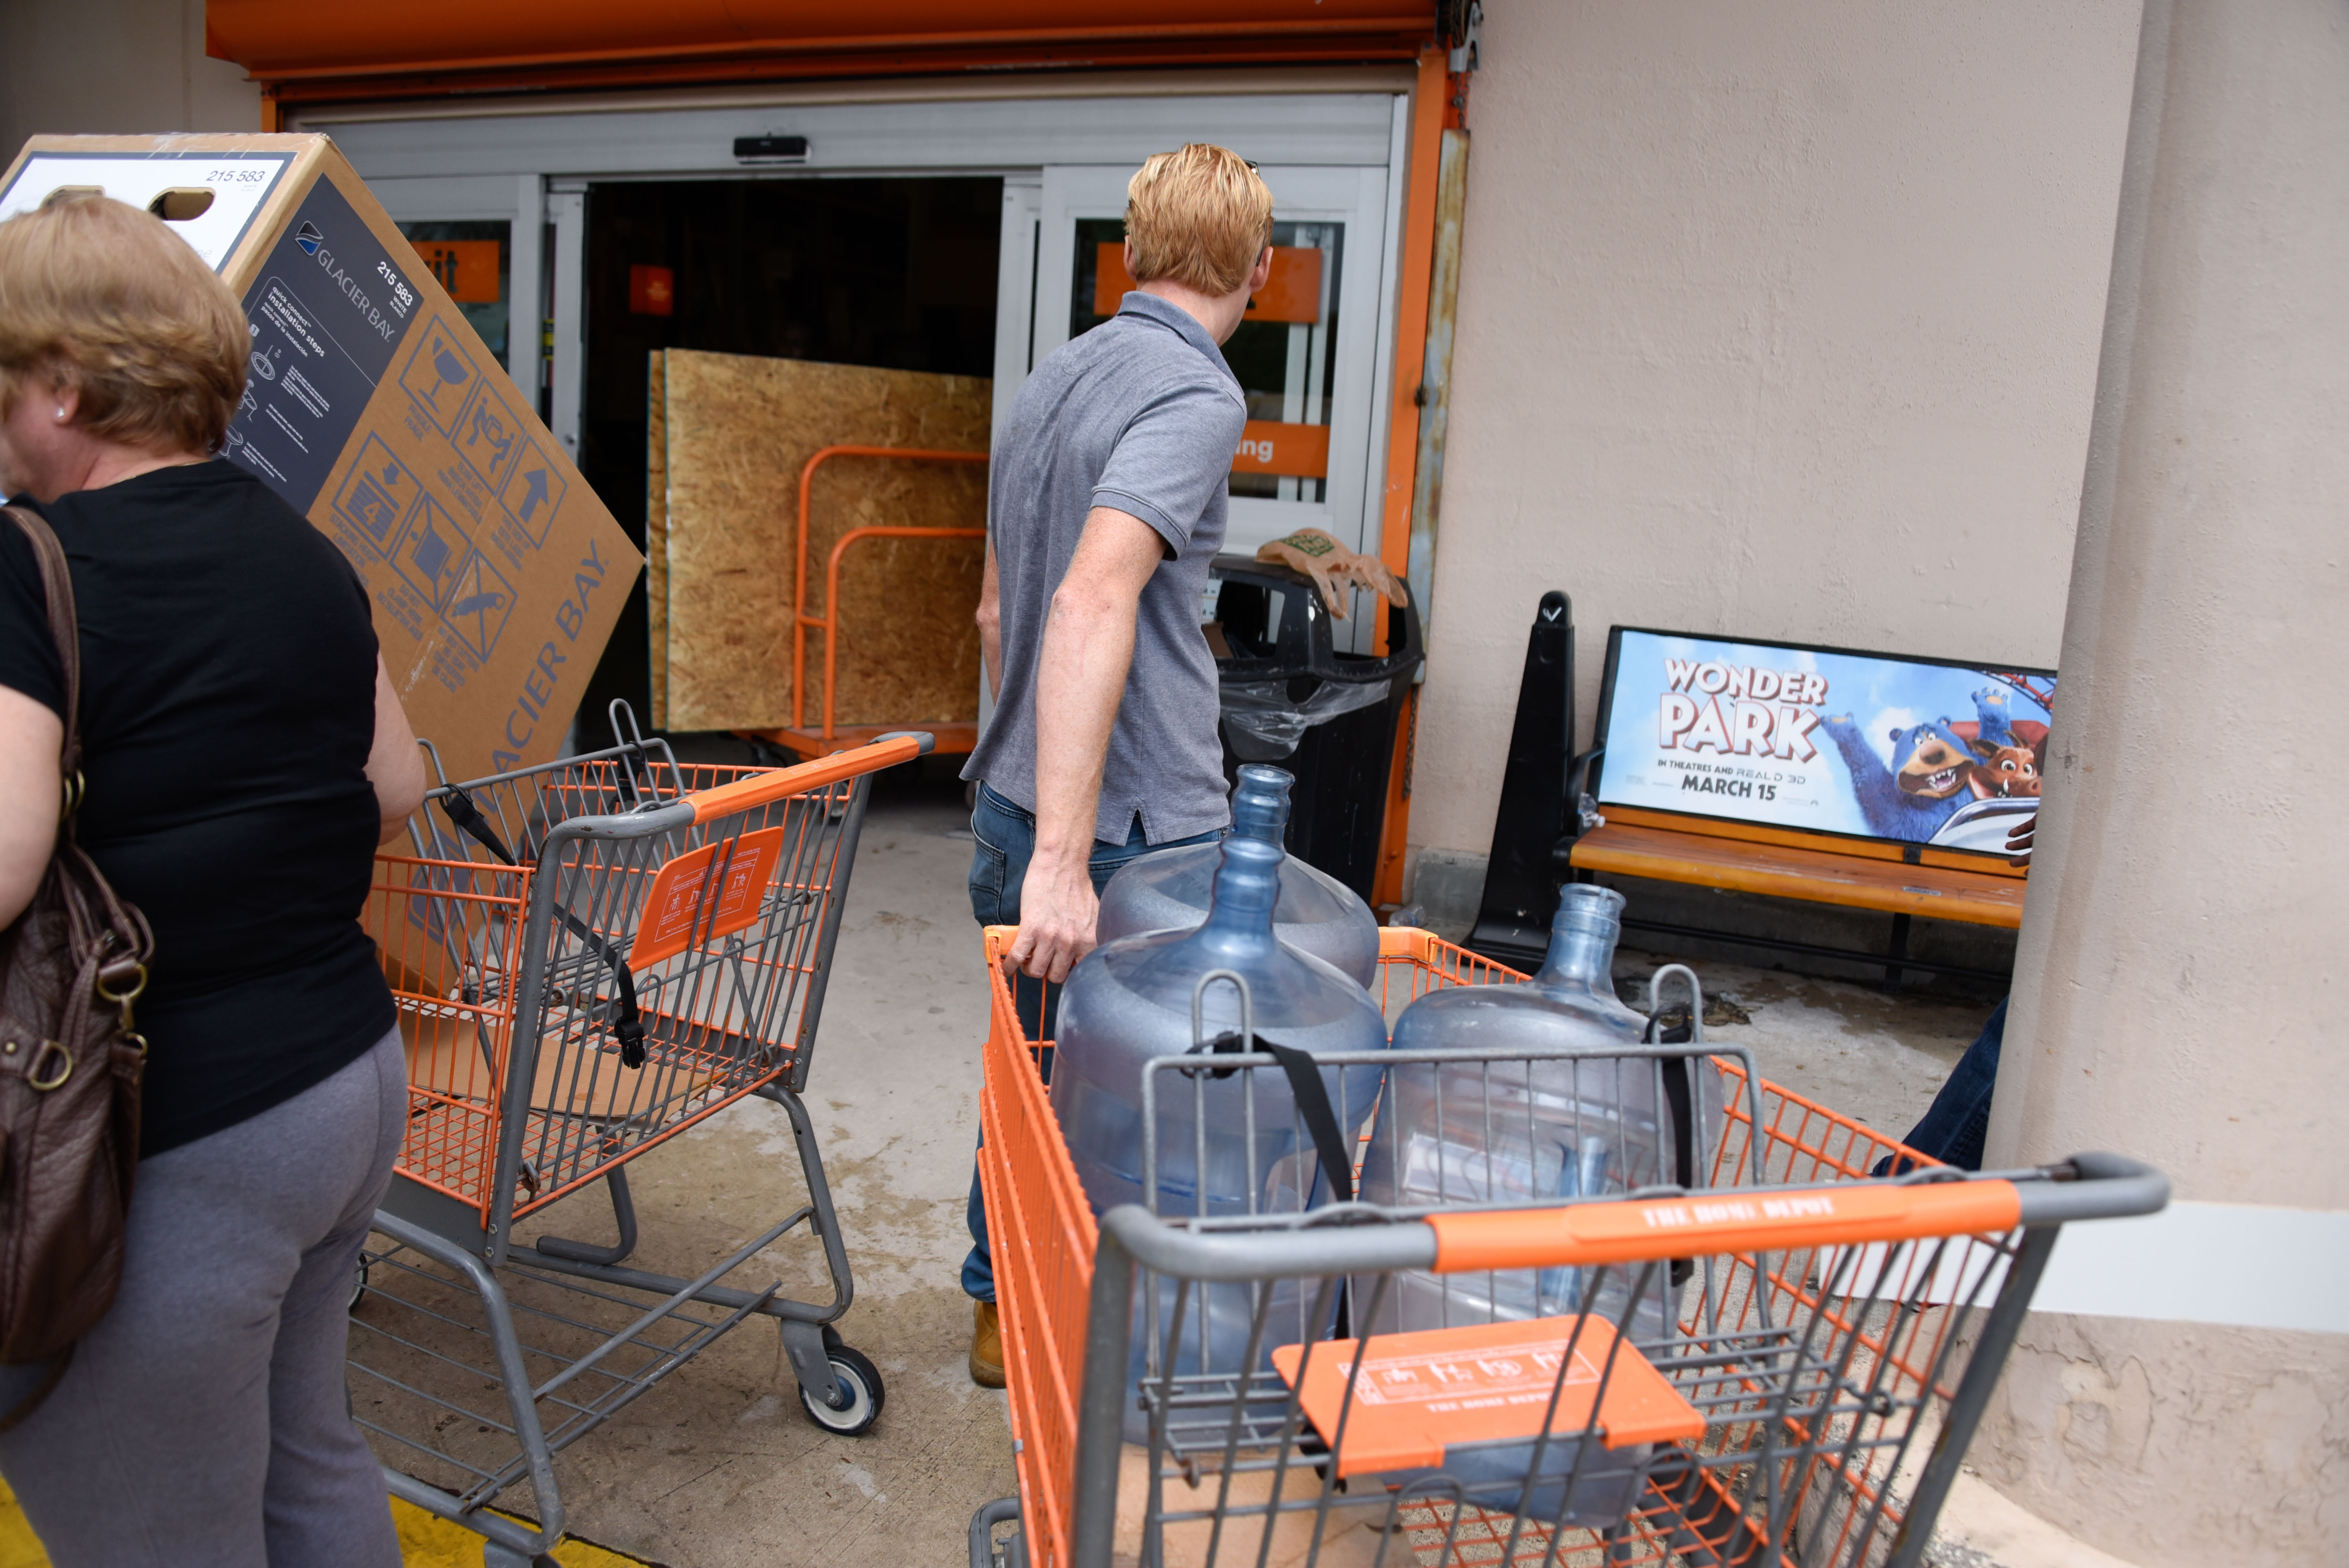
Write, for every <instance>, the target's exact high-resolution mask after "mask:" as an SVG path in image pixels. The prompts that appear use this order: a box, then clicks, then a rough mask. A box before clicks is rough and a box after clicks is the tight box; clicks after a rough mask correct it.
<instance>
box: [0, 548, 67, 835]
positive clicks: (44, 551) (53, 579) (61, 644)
mask: <svg viewBox="0 0 2349 1568" xmlns="http://www.w3.org/2000/svg"><path fill="white" fill-rule="evenodd" d="M0 510H5V511H6V512H7V513H8V518H9V521H12V522H14V523H15V524H16V526H17V527H18V528H19V529H22V530H23V531H24V534H25V539H26V542H27V543H29V544H31V545H32V547H33V559H34V560H36V562H39V563H40V567H41V588H42V591H43V592H44V593H46V594H47V598H48V605H49V636H50V638H51V640H53V641H54V642H55V643H56V644H57V662H58V664H59V665H62V666H63V668H64V670H65V677H66V710H65V714H64V718H65V724H66V737H65V745H64V747H63V748H61V750H60V751H59V753H58V757H57V768H58V770H59V772H60V773H62V774H63V776H64V778H65V781H66V788H67V790H68V791H72V790H74V789H75V784H74V779H75V776H76V775H77V774H78V772H79V771H80V769H81V724H80V717H81V625H80V622H79V620H78V618H77V617H76V616H75V614H74V596H73V574H72V572H71V570H70V569H69V568H67V565H66V551H65V546H64V545H62V544H59V543H58V542H57V533H56V531H54V530H52V529H51V528H50V527H49V525H48V522H47V520H46V519H44V518H43V517H42V516H41V515H40V514H39V513H38V512H36V511H27V510H26V509H25V508H24V507H21V506H12V507H7V508H5V509H0ZM68 802H69V803H68V810H70V796H68Z"/></svg>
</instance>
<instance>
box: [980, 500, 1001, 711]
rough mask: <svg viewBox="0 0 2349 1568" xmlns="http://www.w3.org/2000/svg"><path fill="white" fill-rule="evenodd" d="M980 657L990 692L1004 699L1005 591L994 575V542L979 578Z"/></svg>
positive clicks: (988, 548)
mask: <svg viewBox="0 0 2349 1568" xmlns="http://www.w3.org/2000/svg"><path fill="white" fill-rule="evenodd" d="M978 658H979V665H980V667H981V668H983V669H984V670H985V671H986V672H987V689H988V694H989V695H990V696H993V697H994V698H995V700H996V701H998V702H1001V701H1002V700H1003V591H1002V588H1001V586H1000V584H999V583H998V581H997V579H996V575H995V541H994V540H992V539H989V540H988V542H987V567H986V570H985V571H984V572H982V573H980V574H979V579H978Z"/></svg>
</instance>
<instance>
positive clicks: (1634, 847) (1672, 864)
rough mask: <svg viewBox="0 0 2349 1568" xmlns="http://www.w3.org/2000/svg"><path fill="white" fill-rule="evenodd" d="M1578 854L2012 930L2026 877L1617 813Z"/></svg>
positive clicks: (1599, 864) (1604, 867) (1638, 871)
mask: <svg viewBox="0 0 2349 1568" xmlns="http://www.w3.org/2000/svg"><path fill="white" fill-rule="evenodd" d="M1896 852H1897V851H1896ZM1572 859H1573V864H1574V865H1575V866H1576V867H1577V868H1578V869H1580V870H1584V871H1594V872H1614V873H1616V874H1617V875H1619V876H1634V877H1647V878H1650V879H1651V880H1654V881H1657V882H1692V883H1695V884H1697V885H1699V886H1702V887H1720V888H1729V889H1733V890H1734V891H1736V892H1758V893H1767V894H1770V895H1772V896H1774V897H1777V898H1793V899H1802V900H1806V901H1807V902H1809V903H1832V904H1841V905H1844V906H1845V907H1847V908H1851V909H1873V910H1879V911H1882V912H1883V913H1888V914H1921V915H1925V916H1927V917H1929V918H1930V919H1934V920H1955V921H1962V922H1964V923H1968V924H1972V925H1999V926H2005V927H2007V928H2009V929H2010V930H2011V929H2013V928H2014V927H2016V926H2019V925H2021V924H2022V923H2023V888H2024V883H2023V879H2021V878H2019V877H2015V876H2012V875H1999V874H1992V873H1985V872H1976V871H1961V870H1958V869H1955V868H1952V867H1949V866H1938V865H1908V864H1904V863H1903V862H1901V861H1897V860H1884V859H1879V858H1876V857H1874V856H1871V855H1864V854H1840V853H1834V852H1830V851H1821V850H1811V849H1798V848H1794V847H1792V846H1789V845H1785V844H1776V843H1765V842H1758V841H1754V840H1751V839H1746V838H1743V837H1739V838H1726V837H1723V836H1721V835H1718V834H1712V833H1692V832H1683V831H1679V830H1671V829H1663V828H1651V827H1647V826H1642V825H1636V824H1632V823H1628V822H1621V821H1615V820H1609V822H1608V823H1607V824H1606V825H1605V826H1603V827H1599V828H1594V829H1592V830H1590V831H1588V832H1587V833H1585V834H1583V835H1582V836H1581V837H1580V838H1578V839H1577V840H1576V841H1574V852H1573V858H1572Z"/></svg>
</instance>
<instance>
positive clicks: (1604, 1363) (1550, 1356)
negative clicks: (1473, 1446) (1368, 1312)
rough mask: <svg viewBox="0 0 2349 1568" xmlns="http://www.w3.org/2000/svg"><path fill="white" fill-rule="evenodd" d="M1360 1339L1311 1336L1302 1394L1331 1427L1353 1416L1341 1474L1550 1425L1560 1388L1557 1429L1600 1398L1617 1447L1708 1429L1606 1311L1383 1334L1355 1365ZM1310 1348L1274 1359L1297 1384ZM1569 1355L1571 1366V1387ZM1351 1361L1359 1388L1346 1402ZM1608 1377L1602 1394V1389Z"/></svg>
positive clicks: (1428, 1459) (1607, 1431)
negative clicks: (1618, 1340)
mask: <svg viewBox="0 0 2349 1568" xmlns="http://www.w3.org/2000/svg"><path fill="white" fill-rule="evenodd" d="M1568 1346H1572V1348H1571V1350H1569V1349H1568ZM1360 1347H1361V1341H1359V1340H1353V1339H1339V1340H1325V1341H1323V1342H1322V1343H1320V1344H1319V1345H1316V1346H1312V1350H1313V1359H1312V1362H1311V1364H1310V1365H1309V1366H1308V1367H1306V1369H1305V1386H1304V1387H1303V1389H1302V1390H1301V1391H1300V1392H1299V1397H1298V1402H1299V1404H1301V1405H1302V1406H1303V1407H1304V1408H1305V1414H1306V1415H1307V1416H1308V1417H1309V1418H1310V1419H1311V1420H1312V1422H1313V1425H1314V1426H1315V1428H1316V1429H1319V1430H1320V1431H1322V1432H1324V1433H1329V1432H1334V1431H1336V1430H1338V1421H1339V1418H1340V1415H1341V1414H1342V1415H1343V1416H1344V1417H1345V1421H1346V1427H1345V1431H1346V1440H1345V1443H1344V1445H1343V1447H1342V1449H1340V1453H1339V1456H1338V1473H1339V1474H1340V1476H1353V1475H1365V1474H1370V1475H1375V1474H1378V1473H1380V1472H1381V1471H1387V1470H1423V1469H1429V1468H1432V1467H1433V1466H1436V1465H1440V1464H1442V1463H1443V1462H1444V1449H1447V1448H1449V1447H1451V1446H1452V1445H1453V1444H1454V1443H1489V1442H1495V1441H1506V1440H1508V1439H1518V1438H1522V1439H1531V1438H1533V1437H1534V1436H1536V1435H1537V1433H1539V1431H1540V1430H1541V1424H1542V1415H1543V1412H1545V1411H1547V1409H1548V1408H1550V1398H1551V1396H1552V1395H1553V1394H1555V1395H1556V1396H1557V1416H1556V1417H1555V1418H1553V1419H1552V1420H1551V1422H1550V1428H1549V1429H1550V1433H1551V1435H1552V1436H1553V1437H1570V1436H1573V1435H1576V1434H1578V1433H1580V1432H1583V1431H1585V1430H1587V1429H1589V1428H1590V1426H1591V1425H1592V1421H1591V1407H1592V1405H1593V1404H1594V1403H1596V1404H1597V1406H1598V1410H1599V1417H1598V1422H1597V1425H1598V1429H1599V1441H1600V1443H1601V1444H1602V1445H1604V1446H1605V1447H1607V1448H1610V1449H1620V1448H1627V1447H1629V1446H1630V1445H1631V1444H1634V1443H1671V1442H1693V1441H1694V1440H1695V1439H1698V1438H1701V1437H1702V1436H1703V1435H1704V1417H1703V1416H1702V1415H1701V1414H1699V1413H1698V1411H1697V1408H1696V1407H1695V1406H1693V1405H1692V1404H1690V1403H1689V1402H1688V1400H1687V1399H1685V1398H1682V1395H1681V1392H1680V1390H1679V1389H1677V1388H1675V1387H1672V1386H1671V1384H1670V1383H1669V1382H1667V1381H1665V1379H1664V1377H1663V1374H1661V1373H1660V1372H1658V1371H1657V1370H1656V1369H1655V1367H1652V1366H1651V1365H1650V1364H1649V1362H1648V1358H1647V1357H1644V1356H1642V1355H1640V1353H1639V1351H1637V1350H1635V1349H1633V1348H1632V1347H1631V1346H1630V1345H1629V1344H1626V1345H1623V1346H1620V1347H1617V1346H1616V1345H1615V1330H1614V1328H1613V1326H1611V1325H1609V1323H1608V1322H1607V1321H1606V1320H1605V1319H1603V1318H1600V1317H1599V1316H1596V1315H1592V1316H1590V1317H1587V1318H1580V1319H1578V1318H1573V1317H1536V1318H1528V1319H1526V1321H1524V1322H1521V1323H1487V1324H1479V1325H1477V1326H1473V1327H1468V1328H1438V1329H1428V1330H1425V1331H1423V1332H1421V1333H1416V1334H1389V1335H1381V1336H1378V1337H1376V1338H1374V1339H1372V1340H1371V1354H1370V1355H1369V1356H1368V1357H1365V1358H1363V1360H1362V1362H1361V1366H1360V1367H1359V1368H1357V1367H1356V1366H1355V1357H1356V1355H1357V1354H1358V1352H1359V1350H1360ZM1305 1349H1306V1346H1301V1345H1284V1346H1280V1347H1279V1348H1278V1349H1276V1350H1275V1351H1273V1353H1272V1365H1273V1367H1274V1369H1275V1370H1276V1371H1278V1373H1279V1374H1280V1376H1281V1380H1282V1381H1283V1382H1286V1383H1287V1384H1288V1386H1289V1387H1292V1388H1293V1387H1297V1367H1298V1363H1299V1361H1300V1360H1302V1359H1303V1357H1304V1352H1305ZM1610 1353H1611V1354H1612V1355H1613V1357H1614V1365H1613V1366H1612V1367H1609V1365H1608V1357H1609V1354H1610ZM1568 1357H1571V1359H1570V1360H1569V1359H1568ZM1561 1366H1564V1367H1566V1368H1567V1372H1566V1381H1565V1386H1564V1387H1559V1385H1558V1368H1559V1367H1561ZM1348 1373H1353V1375H1354V1398H1353V1408H1351V1409H1350V1410H1348V1409H1346V1408H1345V1405H1346V1379H1347V1374H1348ZM1602 1377H1603V1378H1604V1380H1605V1383H1606V1397H1605V1398H1599V1384H1600V1381H1601V1379H1602Z"/></svg>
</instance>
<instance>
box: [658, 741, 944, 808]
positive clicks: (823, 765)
mask: <svg viewBox="0 0 2349 1568" xmlns="http://www.w3.org/2000/svg"><path fill="white" fill-rule="evenodd" d="M934 744H936V743H935V742H934V741H933V740H932V739H931V738H930V737H929V736H928V735H927V734H925V733H922V732H920V731H913V730H906V731H900V732H899V733H897V734H895V735H885V736H883V737H882V738H880V739H878V740H875V741H874V742H872V743H871V744H869V745H865V746H858V747H854V748H850V749H849V750H846V751H836V752H834V753H833V754H832V755H831V756H830V757H819V758H815V759H814V760H813V761H811V762H802V763H800V764H799V765H798V766H797V767H793V768H778V769H775V770H774V771H772V772H771V773H753V774H750V775H749V776H748V777H746V778H742V779H736V780H735V781H734V782H733V783H731V784H720V785H719V786H718V788H716V789H703V790H700V791H698V792H697V793H695V794H691V795H688V796H687V797H686V798H685V800H684V802H683V803H684V804H688V805H690V806H691V807H692V808H693V820H695V821H696V822H707V821H710V820H714V819H716V818H719V817H730V816H732V815H733V814H734V813H736V812H737V811H748V810H751V809H752V808H754V807H759V806H765V805H769V804H771V803H772V802H774V801H777V800H781V799H783V798H784V797H785V796H788V795H804V794H806V793H807V792H808V791H809V790H811V789H822V788H823V786H825V785H827V784H837V783H839V782H840V781H841V780H842V779H854V778H856V777H858V776H860V775H862V774H866V773H877V772H879V771H880V770H881V769H884V768H891V767H895V765H896V764H898V763H900V762H911V761H912V760H913V759H914V758H916V757H919V756H921V755H923V754H924V753H925V752H926V751H928V750H929V749H930V748H931V746H932V745H934Z"/></svg>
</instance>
